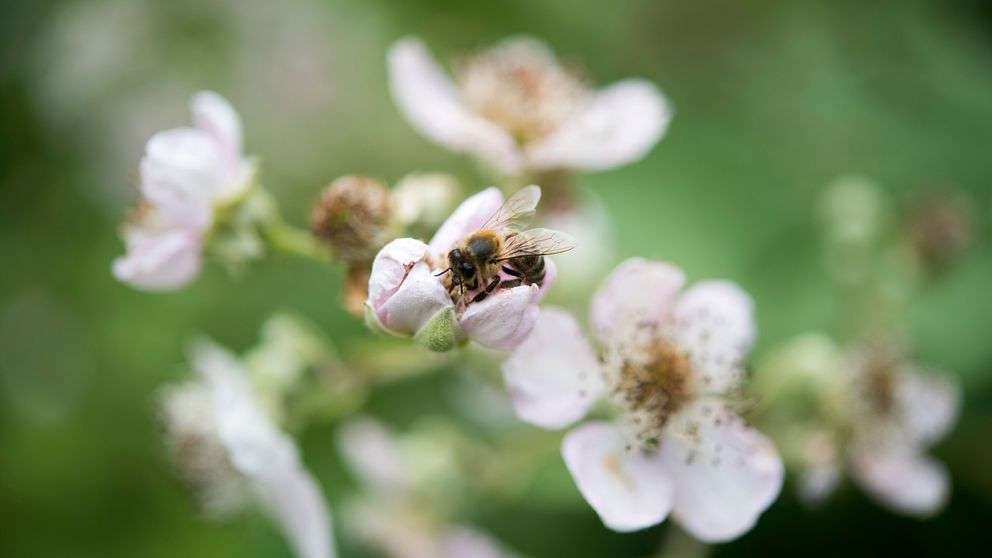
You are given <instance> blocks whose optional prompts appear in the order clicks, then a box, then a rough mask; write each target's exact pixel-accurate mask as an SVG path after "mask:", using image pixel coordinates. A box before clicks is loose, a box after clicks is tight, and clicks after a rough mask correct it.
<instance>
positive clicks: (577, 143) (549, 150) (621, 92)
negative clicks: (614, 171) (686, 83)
mask: <svg viewBox="0 0 992 558" xmlns="http://www.w3.org/2000/svg"><path fill="white" fill-rule="evenodd" d="M388 65H389V77H390V87H391V89H392V93H393V98H394V99H395V100H396V104H397V105H398V106H399V108H400V110H401V111H402V112H403V114H404V115H405V116H406V118H407V119H408V120H409V121H410V123H411V124H412V125H413V126H414V128H416V129H417V130H418V131H419V132H420V133H421V134H422V135H423V136H424V137H426V138H427V139H429V140H431V141H433V142H435V143H437V144H439V145H441V146H443V147H446V148H448V149H450V150H452V151H455V152H459V153H469V154H471V155H473V156H474V157H476V158H478V159H480V160H482V161H483V162H485V163H487V164H489V165H492V166H494V167H495V168H496V169H498V170H500V171H502V172H504V173H508V174H519V173H522V172H524V171H544V170H553V169H577V170H588V171H593V170H602V169H608V168H612V167H616V166H620V165H623V164H626V163H630V162H633V161H637V160H639V159H641V158H642V157H644V155H646V154H647V152H648V151H649V150H650V149H651V148H652V147H653V146H654V144H655V143H657V142H658V140H660V139H661V137H662V135H664V133H665V130H666V129H667V127H668V123H669V121H670V120H671V110H670V108H669V106H668V103H667V101H666V100H665V98H664V97H663V96H662V94H661V93H660V92H659V91H658V89H657V88H656V87H655V86H654V85H653V84H651V83H649V82H647V81H644V80H639V79H627V80H624V81H621V82H618V83H615V84H613V85H611V86H609V87H606V88H605V89H602V90H600V91H594V90H591V89H590V88H589V87H587V86H586V84H585V83H583V82H582V81H581V80H579V79H578V78H577V77H576V76H574V75H573V74H572V73H570V72H569V71H567V70H566V69H565V68H563V67H562V66H560V65H559V63H558V61H557V60H556V59H555V57H554V55H553V54H552V53H551V51H550V50H549V49H548V48H547V47H546V46H545V45H544V44H543V43H541V42H539V41H537V40H535V39H531V38H526V37H514V38H510V39H506V40H504V41H503V42H501V43H499V44H498V45H496V46H495V47H493V48H491V49H489V50H487V51H484V52H482V53H480V54H478V55H475V56H472V57H469V58H468V59H467V60H466V61H465V62H464V63H463V64H462V65H461V66H459V67H458V68H457V71H456V73H455V80H454V81H452V79H451V78H450V77H449V76H448V75H446V74H445V72H444V70H442V69H441V68H440V67H439V66H438V64H437V62H435V61H434V59H433V58H432V57H431V55H430V53H429V52H428V50H427V47H426V46H425V45H424V44H423V43H422V42H421V41H420V40H418V39H415V38H406V39H402V40H400V41H398V42H397V43H396V44H395V45H393V47H392V48H391V49H390V51H389V57H388Z"/></svg>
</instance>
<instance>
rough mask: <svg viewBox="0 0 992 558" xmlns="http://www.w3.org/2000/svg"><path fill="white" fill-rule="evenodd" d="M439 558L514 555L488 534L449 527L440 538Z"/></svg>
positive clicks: (510, 556)
mask: <svg viewBox="0 0 992 558" xmlns="http://www.w3.org/2000/svg"><path fill="white" fill-rule="evenodd" d="M440 546H441V552H440V556H439V558H512V557H513V556H514V554H513V553H512V552H510V551H508V550H506V549H505V548H504V547H503V545H501V544H500V543H499V542H498V541H496V539H494V538H492V537H491V536H489V535H488V534H486V533H484V532H482V531H480V530H478V529H476V528H474V527H467V526H455V527H451V528H449V529H448V530H447V532H445V533H444V534H443V535H442V536H441V541H440Z"/></svg>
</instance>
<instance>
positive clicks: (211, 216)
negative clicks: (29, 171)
mask: <svg viewBox="0 0 992 558" xmlns="http://www.w3.org/2000/svg"><path fill="white" fill-rule="evenodd" d="M191 107H192V111H193V120H194V125H195V126H194V127H187V128H173V129H171V130H166V131H164V132H159V133H158V134H155V135H154V136H153V137H152V138H151V139H150V140H148V143H147V144H146V146H145V156H144V157H143V158H142V160H141V184H140V191H141V201H140V202H139V204H138V206H137V208H136V209H135V210H134V212H133V213H132V215H131V218H130V220H129V222H128V223H127V224H126V225H125V227H124V231H123V234H124V240H125V243H126V244H127V253H126V254H125V255H124V256H122V257H119V258H117V260H115V261H114V265H113V272H114V276H115V277H117V278H118V279H119V280H121V281H124V282H126V283H128V284H130V285H132V286H134V287H136V288H139V289H145V290H153V291H156V290H174V289H178V288H181V287H183V286H185V285H186V284H188V283H189V282H190V281H192V280H193V279H195V278H196V276H197V275H198V274H199V272H200V269H201V267H202V261H203V252H204V249H205V246H206V243H207V240H208V237H209V236H210V235H211V233H212V232H213V229H214V226H215V221H216V217H217V214H218V212H221V211H224V210H229V209H230V208H231V206H233V205H235V204H236V203H237V202H239V201H241V200H243V199H245V198H246V196H247V195H248V194H249V192H250V190H251V188H252V185H253V183H254V175H255V163H254V161H252V160H251V159H246V158H245V157H244V156H243V155H242V152H241V143H242V132H241V120H240V118H239V117H238V114H237V113H236V112H235V111H234V108H233V107H232V106H231V105H230V104H229V103H228V102H227V101H226V100H225V99H224V98H223V97H221V96H220V95H218V94H216V93H213V92H209V91H203V92H200V93H197V94H196V95H194V97H193V100H192V105H191ZM248 250H249V251H252V250H257V248H253V247H250V246H249V247H248Z"/></svg>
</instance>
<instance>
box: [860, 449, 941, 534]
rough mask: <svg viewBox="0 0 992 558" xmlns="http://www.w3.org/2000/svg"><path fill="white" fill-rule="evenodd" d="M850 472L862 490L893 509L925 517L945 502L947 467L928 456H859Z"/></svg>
mask: <svg viewBox="0 0 992 558" xmlns="http://www.w3.org/2000/svg"><path fill="white" fill-rule="evenodd" d="M851 473H852V475H853V476H854V478H855V480H857V481H858V484H860V485H861V486H862V487H863V488H864V489H865V491H867V492H868V493H870V494H871V495H872V496H874V497H875V498H876V499H877V500H878V501H879V502H881V503H882V504H885V505H886V506H888V507H889V508H890V509H892V510H893V511H895V512H898V513H902V514H906V515H910V516H914V517H920V518H926V517H930V516H933V515H934V514H936V513H937V512H938V511H940V509H941V508H943V507H944V504H946V503H947V497H948V493H949V491H950V490H949V486H950V481H949V478H948V474H947V469H945V468H944V466H943V465H941V464H940V463H938V462H936V461H934V460H933V459H931V458H930V457H927V456H925V455H922V454H914V453H911V452H888V453H880V454H878V455H865V456H859V457H856V458H855V459H854V463H853V464H852V470H851Z"/></svg>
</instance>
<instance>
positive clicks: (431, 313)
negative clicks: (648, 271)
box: [366, 186, 556, 350]
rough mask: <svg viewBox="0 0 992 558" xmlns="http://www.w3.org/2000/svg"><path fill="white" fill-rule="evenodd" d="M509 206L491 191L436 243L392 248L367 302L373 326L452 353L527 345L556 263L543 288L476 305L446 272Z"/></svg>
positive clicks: (383, 256) (470, 203) (500, 294)
mask: <svg viewBox="0 0 992 558" xmlns="http://www.w3.org/2000/svg"><path fill="white" fill-rule="evenodd" d="M528 188H537V187H536V186H529V187H528ZM538 196H539V194H538ZM502 206H503V195H502V194H501V193H500V191H499V189H497V188H489V189H487V190H484V191H482V192H480V193H478V194H476V195H474V196H472V197H470V198H469V199H467V200H465V202H464V203H462V204H461V206H459V207H458V209H456V210H455V212H454V213H453V214H452V215H451V217H449V218H448V220H447V221H445V222H444V224H442V225H441V228H439V229H438V231H437V233H436V234H435V235H434V238H433V239H432V240H431V242H430V244H425V243H423V242H421V241H419V240H415V239H412V238H400V239H397V240H394V241H392V242H390V243H389V244H387V245H386V246H385V247H384V248H383V249H382V251H380V252H379V254H378V255H377V256H376V258H375V261H374V262H373V263H372V274H371V277H370V279H369V299H368V301H367V303H366V305H367V309H368V312H369V317H370V319H373V320H374V321H375V323H376V325H377V326H381V327H383V328H385V329H386V330H387V331H389V332H391V333H394V334H398V335H417V337H418V339H419V340H420V341H421V342H422V343H424V345H425V346H427V347H428V348H431V349H433V350H448V349H450V348H452V347H453V345H454V344H455V343H457V342H458V341H461V340H464V339H471V340H473V341H476V342H478V343H479V344H481V345H484V346H486V347H490V348H494V349H512V348H514V347H516V346H517V345H519V344H520V343H521V342H522V341H523V339H524V338H526V337H527V335H529V334H530V330H531V329H532V328H533V327H534V322H535V320H536V319H537V315H538V312H539V308H538V304H539V303H540V301H541V299H542V298H543V296H544V293H545V292H546V291H547V289H548V288H549V287H550V286H551V284H552V283H554V280H555V276H556V270H555V266H554V262H552V261H551V260H550V259H548V260H547V261H546V266H547V270H546V276H545V279H544V281H543V282H542V284H541V286H540V287H538V286H537V285H520V286H517V287H514V288H510V289H497V290H496V291H495V292H493V293H492V294H491V295H490V296H488V297H487V298H486V299H485V300H482V301H479V302H471V303H465V302H463V301H461V302H460V301H456V300H455V299H453V298H452V297H453V295H452V293H451V292H450V288H449V285H446V277H445V276H443V273H442V272H443V271H444V270H445V268H446V267H447V264H446V263H445V262H446V261H447V254H448V252H449V251H450V250H451V249H453V248H454V247H455V246H456V245H457V244H458V243H459V242H461V241H462V240H463V239H465V238H466V237H468V236H469V235H470V234H472V233H474V232H476V231H478V230H479V228H481V227H482V226H483V225H485V224H486V222H487V221H488V220H489V219H490V218H491V217H492V216H493V215H495V214H496V212H497V211H499V210H500V208H501V207H502ZM466 298H467V297H466Z"/></svg>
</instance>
